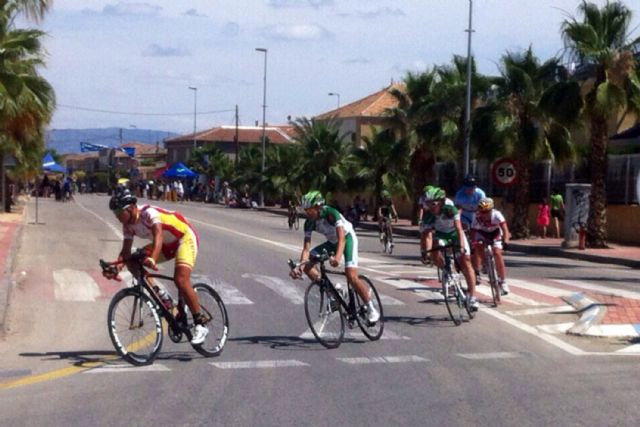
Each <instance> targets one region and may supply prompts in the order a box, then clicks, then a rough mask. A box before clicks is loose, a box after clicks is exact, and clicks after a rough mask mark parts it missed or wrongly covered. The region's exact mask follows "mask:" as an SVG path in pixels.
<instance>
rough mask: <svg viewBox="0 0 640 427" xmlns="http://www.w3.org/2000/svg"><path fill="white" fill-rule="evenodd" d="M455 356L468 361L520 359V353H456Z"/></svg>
mask: <svg viewBox="0 0 640 427" xmlns="http://www.w3.org/2000/svg"><path fill="white" fill-rule="evenodd" d="M456 356H458V357H462V358H463V359H470V360H492V359H517V358H519V357H522V353H518V352H506V351H497V352H493V353H458V354H456Z"/></svg>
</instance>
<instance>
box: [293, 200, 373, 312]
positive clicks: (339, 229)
mask: <svg viewBox="0 0 640 427" xmlns="http://www.w3.org/2000/svg"><path fill="white" fill-rule="evenodd" d="M301 205H302V208H303V209H304V211H305V213H306V214H307V220H306V221H305V223H304V243H303V246H302V253H301V254H300V262H305V261H307V260H309V255H310V254H311V253H314V254H319V253H321V252H323V251H324V250H326V251H327V252H328V253H329V254H332V256H331V258H330V259H329V263H330V264H331V266H333V267H337V266H338V265H339V264H340V260H341V259H342V257H343V256H344V260H345V275H346V276H347V280H348V281H349V283H351V285H352V286H353V288H354V290H355V291H356V292H357V293H358V295H360V297H361V298H362V300H363V301H365V302H366V307H367V320H369V322H371V323H375V322H377V321H378V320H379V319H380V312H379V311H378V310H377V309H376V308H375V307H374V305H373V302H372V301H371V295H370V294H369V293H368V292H367V287H366V285H365V284H364V283H362V281H361V280H360V279H359V278H358V238H357V237H356V233H355V232H354V231H353V227H352V225H351V223H350V222H349V221H347V220H346V219H345V218H344V217H343V216H342V214H340V212H338V211H337V210H336V209H334V208H332V207H331V206H327V205H325V201H324V198H323V197H322V193H320V192H319V191H309V192H308V193H307V194H305V195H304V196H303V197H302V203H301ZM313 231H317V232H318V233H321V234H324V236H325V237H326V238H327V241H326V242H324V243H323V244H321V245H319V246H316V247H314V248H313V249H311V234H312V232H313ZM304 272H305V273H306V274H307V276H308V277H309V279H311V280H318V279H320V272H319V271H318V269H317V268H316V267H315V265H313V264H305V265H304ZM290 275H291V277H292V278H294V279H297V278H299V277H300V276H302V271H300V269H299V268H296V269H293V270H291V273H290Z"/></svg>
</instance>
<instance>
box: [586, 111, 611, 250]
mask: <svg viewBox="0 0 640 427" xmlns="http://www.w3.org/2000/svg"><path fill="white" fill-rule="evenodd" d="M590 127H591V129H590V131H591V153H590V154H589V170H590V174H591V195H590V196H589V218H588V219H587V246H588V247H590V248H606V247H607V242H606V239H607V191H606V179H607V139H608V138H607V121H606V120H605V119H604V118H603V117H600V116H596V117H592V118H591V126H590Z"/></svg>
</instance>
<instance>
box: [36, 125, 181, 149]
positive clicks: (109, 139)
mask: <svg viewBox="0 0 640 427" xmlns="http://www.w3.org/2000/svg"><path fill="white" fill-rule="evenodd" d="M177 135H178V134H177V133H173V132H164V131H159V130H150V129H124V128H102V129H52V130H49V131H47V148H53V149H55V150H56V151H57V152H58V153H59V154H67V153H79V152H80V143H81V142H90V143H92V144H100V145H106V146H107V147H116V146H118V145H120V144H121V143H125V142H129V141H136V142H143V143H146V144H154V145H155V144H156V142H159V143H160V146H161V147H162V146H163V144H162V141H163V140H165V139H166V138H170V137H173V136H177Z"/></svg>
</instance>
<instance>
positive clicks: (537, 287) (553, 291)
mask: <svg viewBox="0 0 640 427" xmlns="http://www.w3.org/2000/svg"><path fill="white" fill-rule="evenodd" d="M508 282H509V284H510V285H513V286H517V287H519V288H524V289H528V290H530V291H534V292H538V293H540V294H543V295H548V296H551V297H558V298H561V297H564V296H568V295H571V294H572V293H574V291H572V290H569V289H560V288H554V287H553V286H547V285H541V284H539V283H533V282H530V281H528V280H527V281H525V280H519V279H511V278H510V279H508Z"/></svg>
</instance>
